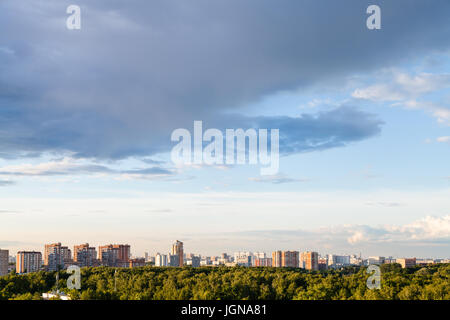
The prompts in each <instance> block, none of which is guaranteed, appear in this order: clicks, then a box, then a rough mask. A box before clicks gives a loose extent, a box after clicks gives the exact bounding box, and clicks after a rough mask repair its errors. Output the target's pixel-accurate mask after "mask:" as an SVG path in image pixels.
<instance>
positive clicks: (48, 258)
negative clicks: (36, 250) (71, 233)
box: [44, 242, 72, 271]
mask: <svg viewBox="0 0 450 320" xmlns="http://www.w3.org/2000/svg"><path fill="white" fill-rule="evenodd" d="M71 261H72V252H71V251H70V249H69V248H68V247H65V246H62V245H61V243H60V242H58V243H52V244H46V245H45V251H44V265H45V266H47V269H48V270H49V271H56V270H58V269H63V268H64V267H65V265H67V264H70V263H71Z"/></svg>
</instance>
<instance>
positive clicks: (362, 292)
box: [0, 264, 450, 300]
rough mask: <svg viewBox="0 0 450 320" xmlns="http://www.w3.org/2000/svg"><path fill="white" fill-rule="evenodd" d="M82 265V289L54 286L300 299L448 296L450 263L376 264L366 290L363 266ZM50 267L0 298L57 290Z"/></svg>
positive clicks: (121, 293)
mask: <svg viewBox="0 0 450 320" xmlns="http://www.w3.org/2000/svg"><path fill="white" fill-rule="evenodd" d="M115 270H116V269H114V268H108V267H100V268H83V269H82V270H81V290H69V289H67V278H68V277H69V276H70V275H69V274H67V273H65V271H61V272H60V273H59V282H58V288H59V289H60V290H61V291H64V292H66V293H67V294H68V295H69V296H71V298H72V299H123V300H127V299H133V300H141V299H154V300H178V299H207V300H210V299H214V300H215V299H221V300H230V299H239V300H240V299H244V300H259V299H289V300H290V299H300V300H309V299H312V300H347V299H351V300H355V299H356V300H367V299H385V300H386V299H387V300H397V299H401V300H412V299H425V300H429V299H432V300H442V299H444V300H450V264H439V265H429V266H426V267H415V268H408V269H402V268H401V267H400V265H398V264H386V265H382V266H381V272H382V274H381V289H379V290H378V289H373V290H370V289H368V288H367V285H366V282H367V279H368V277H369V276H370V275H369V274H367V273H366V268H359V267H349V268H345V269H342V270H328V271H323V272H309V271H306V270H303V269H290V268H267V267H266V268H244V267H235V268H228V267H217V268H213V267H202V268H191V267H184V268H157V267H142V268H133V269H125V268H124V269H121V268H119V269H117V272H115ZM55 276H56V273H55V272H38V273H33V274H28V275H14V274H12V275H9V276H5V277H1V278H0V299H3V300H5V299H40V297H41V294H42V293H43V292H49V291H51V290H55V289H56V277H55Z"/></svg>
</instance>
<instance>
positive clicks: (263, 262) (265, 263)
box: [253, 258, 272, 267]
mask: <svg viewBox="0 0 450 320" xmlns="http://www.w3.org/2000/svg"><path fill="white" fill-rule="evenodd" d="M253 266H254V267H271V266H272V258H256V259H255V261H254V264H253Z"/></svg>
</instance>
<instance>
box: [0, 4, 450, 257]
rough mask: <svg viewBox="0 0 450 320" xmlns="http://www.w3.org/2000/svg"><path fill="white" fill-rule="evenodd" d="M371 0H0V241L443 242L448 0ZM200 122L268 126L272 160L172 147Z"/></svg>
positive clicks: (447, 219)
mask: <svg viewBox="0 0 450 320" xmlns="http://www.w3.org/2000/svg"><path fill="white" fill-rule="evenodd" d="M72 2H76V3H75V4H76V5H77V6H79V8H80V13H81V27H80V28H79V29H76V28H75V29H70V28H68V27H67V23H66V22H67V19H68V17H69V15H68V14H67V8H68V6H69V5H74V3H72ZM373 2H374V1H369V0H349V1H347V2H346V5H343V4H342V3H341V2H339V1H312V0H305V1H297V0H286V1H284V2H283V5H279V4H277V3H275V2H274V1H271V0H248V1H228V0H216V1H207V0H200V1H198V2H197V3H196V4H180V3H179V2H177V1H172V0H163V1H161V0H155V1H141V0H131V2H130V3H131V4H130V3H126V4H125V3H122V2H121V1H106V0H98V1H90V0H76V1H72V0H70V1H69V0H33V1H30V0H23V1H14V0H4V1H1V2H0V248H4V249H8V250H10V251H19V250H39V251H42V244H43V243H54V242H55V241H57V240H58V239H61V240H62V239H65V244H66V245H70V246H72V247H73V245H76V244H78V245H79V244H83V243H85V242H86V241H88V240H89V241H88V242H89V243H90V244H96V246H95V247H96V248H98V246H97V244H98V245H100V244H108V243H111V241H112V240H114V241H115V242H116V243H132V244H133V248H134V250H136V253H137V254H139V255H141V256H142V254H143V253H144V252H146V251H147V250H149V248H154V250H155V252H166V251H162V250H166V249H164V248H166V243H171V241H172V240H173V239H177V238H180V239H184V240H185V241H186V243H187V244H189V247H191V248H197V250H198V251H201V252H205V253H206V254H212V253H214V252H222V251H225V250H226V249H227V248H228V250H230V251H231V252H234V251H240V250H251V251H259V250H261V249H263V248H266V250H268V251H269V252H272V251H275V250H292V249H295V248H303V249H305V250H316V251H318V252H337V253H352V252H356V253H359V252H362V253H363V254H365V255H367V256H371V255H377V254H384V255H386V256H408V257H413V256H422V257H425V256H426V257H430V258H438V257H445V256H446V255H448V252H449V251H450V250H449V249H450V211H449V208H450V167H449V159H450V42H449V41H448V39H450V23H449V19H448V17H449V16H450V2H449V1H448V0H435V1H434V5H433V6H430V5H429V4H428V2H426V1H408V0H398V1H385V0H379V1H378V0H377V1H375V2H377V3H378V4H379V7H380V10H381V16H382V19H381V28H380V29H375V30H374V29H370V28H368V27H367V24H366V20H367V18H368V14H367V8H368V7H369V6H370V5H373V4H374V3H373ZM12 31H13V32H12ZM196 121H198V122H200V121H201V123H202V126H203V132H206V130H207V129H212V130H216V132H220V133H224V132H225V131H226V130H227V129H234V130H238V129H243V130H246V129H258V130H268V131H270V132H273V131H272V129H273V130H274V131H276V130H278V131H279V168H278V169H279V170H278V173H276V174H272V175H262V174H261V166H260V165H259V164H256V165H253V164H237V163H234V164H233V165H227V164H216V165H214V164H208V163H206V162H203V161H199V162H194V163H188V162H186V163H174V162H173V161H172V158H171V152H172V151H173V148H174V147H175V145H176V143H175V142H174V141H173V140H172V139H171V136H172V133H173V132H174V131H175V130H176V129H180V128H183V129H185V130H187V131H188V132H190V133H191V136H192V137H195V136H196V135H195V129H194V123H197V122H196ZM278 131H277V132H278ZM220 137H222V138H223V136H222V135H220ZM200 138H201V137H200ZM200 140H201V139H200ZM206 140H207V139H203V142H202V143H203V144H202V147H206V146H207V143H205V141H206ZM249 140H250V139H249ZM208 141H209V140H208ZM221 141H222V140H221ZM233 141H234V140H233ZM193 143H194V144H195V142H193ZM248 144H249V145H250V141H249V143H248ZM249 148H250V146H249ZM271 148H272V140H271ZM244 149H245V148H244ZM230 150H231V149H230ZM232 151H233V150H232ZM234 151H237V149H236V150H234ZM244 151H245V150H244ZM255 151H256V150H255ZM230 153H231V154H234V153H233V152H230ZM254 154H256V152H255V153H254ZM249 157H250V153H249ZM200 160H202V159H200ZM249 162H250V161H249ZM303 249H302V250H303Z"/></svg>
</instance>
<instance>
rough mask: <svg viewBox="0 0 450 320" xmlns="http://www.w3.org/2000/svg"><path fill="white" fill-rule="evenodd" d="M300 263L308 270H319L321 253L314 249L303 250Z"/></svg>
mask: <svg viewBox="0 0 450 320" xmlns="http://www.w3.org/2000/svg"><path fill="white" fill-rule="evenodd" d="M300 264H301V267H303V268H305V269H307V270H319V254H318V253H317V252H312V251H307V252H302V254H301V255H300Z"/></svg>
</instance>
